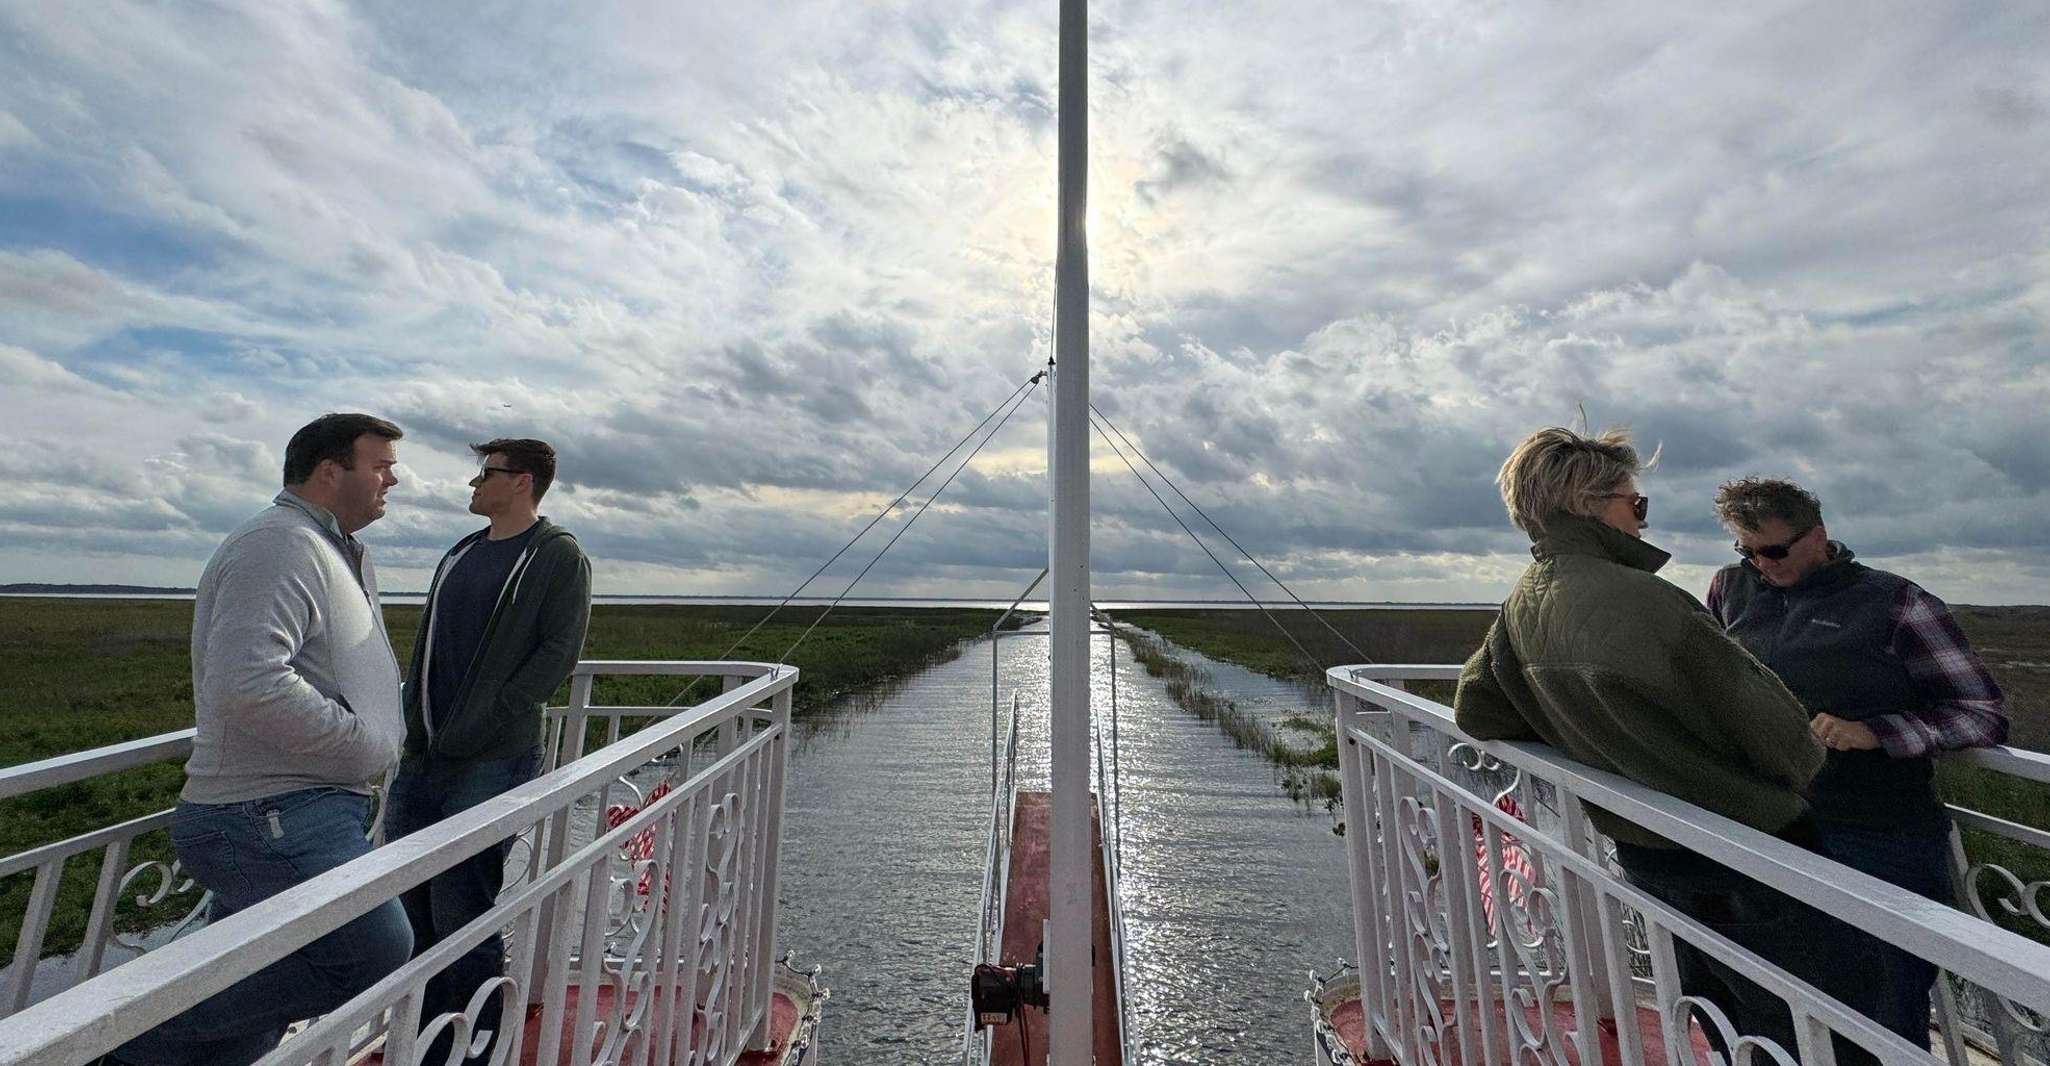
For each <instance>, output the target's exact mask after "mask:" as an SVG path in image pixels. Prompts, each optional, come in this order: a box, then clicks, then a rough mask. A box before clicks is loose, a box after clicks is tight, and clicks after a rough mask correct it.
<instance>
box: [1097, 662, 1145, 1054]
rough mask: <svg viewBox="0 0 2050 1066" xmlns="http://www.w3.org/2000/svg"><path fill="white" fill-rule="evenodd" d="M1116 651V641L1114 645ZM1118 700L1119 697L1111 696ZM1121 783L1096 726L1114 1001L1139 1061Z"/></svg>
mask: <svg viewBox="0 0 2050 1066" xmlns="http://www.w3.org/2000/svg"><path fill="white" fill-rule="evenodd" d="M1111 648H1112V653H1113V655H1115V652H1116V648H1117V645H1116V644H1115V643H1113V644H1112V645H1111ZM1111 675H1112V677H1116V675H1117V662H1116V659H1115V658H1113V659H1112V662H1111ZM1111 699H1112V701H1113V702H1115V701H1116V699H1117V697H1116V696H1112V697H1111ZM1120 790H1121V786H1120V785H1119V784H1118V781H1117V777H1116V776H1115V774H1113V773H1112V770H1111V764H1110V763H1109V762H1107V761H1106V760H1105V758H1104V751H1103V730H1102V729H1101V728H1099V729H1097V730H1096V816H1097V822H1098V824H1099V825H1100V826H1101V835H1102V840H1101V846H1100V848H1099V849H1098V850H1099V851H1101V852H1102V856H1101V858H1102V860H1103V886H1104V906H1105V907H1107V908H1109V910H1110V960H1109V964H1110V979H1111V1001H1112V1002H1114V1003H1116V1004H1117V1010H1118V1047H1120V1048H1122V1049H1123V1051H1124V1055H1123V1058H1122V1059H1121V1060H1120V1061H1122V1062H1137V1061H1139V1057H1138V1056H1137V1055H1136V1054H1134V1053H1133V1052H1134V1050H1135V1048H1134V1046H1133V1043H1132V1037H1133V1035H1134V1034H1133V1032H1132V1008H1131V1006H1130V1004H1128V1003H1127V1002H1126V998H1125V994H1126V991H1127V989H1126V987H1125V908H1124V901H1123V900H1122V899H1120V898H1119V885H1120V884H1121V883H1122V882H1121V880H1120V879H1121V878H1123V877H1124V874H1125V867H1124V828H1123V827H1122V826H1121V825H1119V824H1118V818H1117V814H1116V813H1115V812H1116V811H1117V810H1118V807H1119V803H1118V800H1119V799H1120V798H1121V797H1119V796H1118V792H1119V791H1120Z"/></svg>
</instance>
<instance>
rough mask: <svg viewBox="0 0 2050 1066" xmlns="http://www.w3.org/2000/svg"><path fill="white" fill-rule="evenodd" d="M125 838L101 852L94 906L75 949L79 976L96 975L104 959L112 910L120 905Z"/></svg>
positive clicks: (128, 842)
mask: <svg viewBox="0 0 2050 1066" xmlns="http://www.w3.org/2000/svg"><path fill="white" fill-rule="evenodd" d="M129 844H130V841H129V840H128V839H122V840H116V841H114V842H113V843H111V844H108V845H107V848H106V850H105V851H103V852H101V853H100V880H99V885H98V887H96V888H94V889H93V910H92V914H91V916H89V917H87V918H86V920H85V942H84V943H83V944H82V945H80V947H79V953H78V962H79V971H80V979H81V980H83V979H85V978H90V977H96V976H98V975H99V972H100V967H102V966H104V965H105V964H106V961H107V941H108V940H109V939H111V938H112V937H113V935H114V911H115V910H116V909H117V908H119V907H120V905H121V899H120V895H121V878H122V875H124V874H126V873H127V872H128V871H127V869H126V867H127V866H128V845H129Z"/></svg>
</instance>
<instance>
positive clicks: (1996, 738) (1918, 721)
mask: <svg viewBox="0 0 2050 1066" xmlns="http://www.w3.org/2000/svg"><path fill="white" fill-rule="evenodd" d="M1722 598H1723V575H1722V574H1721V573H1718V574H1716V576H1715V580H1714V581H1712V582H1710V584H1709V587H1708V609H1709V611H1710V612H1711V613H1713V614H1714V615H1715V616H1716V617H1717V618H1721V617H1722ZM1887 650H1888V651H1890V652H1891V653H1892V654H1893V656H1894V657H1895V658H1897V659H1899V660H1900V661H1901V665H1902V666H1904V667H1906V668H1907V671H1908V677H1909V678H1910V679H1912V680H1913V681H1914V683H1915V686H1916V687H1917V688H1918V689H1920V690H1921V692H1922V694H1923V695H1924V696H1925V697H1927V699H1928V702H1927V703H1925V704H1923V705H1922V706H1921V707H1918V708H1916V709H1914V710H1912V711H1907V712H1904V713H1901V714H1880V715H1874V716H1872V717H1871V718H1867V719H1865V720H1864V721H1865V725H1866V727H1867V728H1869V729H1871V730H1872V733H1873V735H1874V736H1877V737H1878V738H1879V745H1880V747H1882V748H1884V749H1885V750H1886V753H1887V754H1888V755H1891V756H1893V757H1894V758H1896V759H1913V758H1918V757H1920V756H1924V755H1933V754H1935V753H1936V752H1939V751H1957V750H1960V749H1963V748H1991V747H1996V746H1998V745H2001V744H2005V743H2007V711H2006V704H2005V697H2003V696H2002V695H2001V692H2000V683H1999V682H1998V681H1995V680H1994V679H1993V673H1992V671H1990V670H1987V669H1986V664H1985V663H1984V662H1982V661H1980V659H1979V655H1978V653H1977V652H1974V651H1973V650H1972V645H1971V643H1970V642H1969V641H1967V640H1966V639H1965V634H1964V631H1963V630H1961V629H1959V628H1958V624H1957V619H1955V618H1952V617H1951V615H1950V608H1949V607H1946V606H1944V603H1943V601H1942V600H1939V599H1937V598H1936V597H1935V596H1932V595H1930V594H1929V593H1928V592H1927V591H1925V590H1923V588H1922V587H1921V586H1920V585H1917V584H1914V583H1913V582H1909V583H1908V584H1907V585H1906V587H1904V588H1902V589H1901V593H1900V595H1899V596H1898V597H1896V598H1895V600H1894V603H1893V640H1892V642H1891V644H1890V645H1889V647H1888V649H1887Z"/></svg>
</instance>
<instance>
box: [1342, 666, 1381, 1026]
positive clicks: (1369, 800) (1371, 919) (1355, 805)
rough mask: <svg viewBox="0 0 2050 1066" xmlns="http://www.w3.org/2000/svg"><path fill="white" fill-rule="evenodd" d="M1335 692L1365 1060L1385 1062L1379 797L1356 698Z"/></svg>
mask: <svg viewBox="0 0 2050 1066" xmlns="http://www.w3.org/2000/svg"><path fill="white" fill-rule="evenodd" d="M1334 691H1335V702H1336V709H1335V712H1334V713H1335V715H1336V717H1337V721H1338V738H1339V741H1340V743H1339V745H1338V777H1339V782H1338V785H1339V790H1340V792H1341V794H1342V795H1343V797H1344V799H1345V810H1346V821H1347V825H1346V833H1345V835H1346V841H1345V858H1346V862H1347V864H1348V865H1349V866H1350V868H1351V873H1352V915H1353V930H1352V936H1353V951H1354V957H1355V958H1356V959H1357V960H1358V963H1359V972H1360V1007H1361V1020H1362V1021H1363V1022H1364V1023H1365V1029H1366V1034H1365V1035H1366V1041H1367V1057H1368V1058H1370V1059H1376V1060H1380V1059H1387V1058H1388V1057H1389V1054H1388V1047H1387V1044H1386V1042H1385V1041H1383V1040H1382V1038H1381V1032H1380V1030H1379V1029H1378V1028H1377V1027H1376V1026H1375V1024H1374V1017H1375V1013H1376V1012H1377V1011H1378V1012H1381V1013H1383V1014H1385V1013H1386V1010H1387V1003H1388V988H1387V985H1388V948H1387V947H1386V946H1385V945H1384V943H1383V937H1382V915H1381V907H1380V904H1379V898H1378V895H1377V891H1378V890H1377V886H1378V885H1380V884H1381V882H1382V880H1383V878H1382V871H1381V869H1380V864H1379V863H1378V862H1377V861H1375V856H1374V846H1373V845H1374V823H1375V805H1376V794H1375V791H1374V789H1373V787H1372V786H1371V784H1370V783H1369V782H1368V779H1367V769H1366V767H1367V760H1366V759H1364V758H1362V756H1363V755H1364V754H1365V752H1364V751H1362V749H1361V748H1360V744H1359V741H1358V740H1357V739H1355V738H1354V735H1353V734H1354V732H1355V731H1356V730H1359V729H1361V722H1360V708H1361V706H1362V704H1361V702H1360V700H1359V698H1358V697H1356V696H1354V695H1352V694H1351V693H1348V692H1344V691H1338V690H1334Z"/></svg>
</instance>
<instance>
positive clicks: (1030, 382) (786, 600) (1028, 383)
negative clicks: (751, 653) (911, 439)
mask: <svg viewBox="0 0 2050 1066" xmlns="http://www.w3.org/2000/svg"><path fill="white" fill-rule="evenodd" d="M1044 377H1046V371H1044V370H1042V371H1040V372H1039V373H1037V374H1034V375H1032V376H1031V377H1030V378H1027V379H1026V380H1025V381H1023V382H1020V383H1019V385H1018V387H1017V388H1015V389H1012V390H1011V394H1010V395H1009V396H1006V397H1004V398H1003V399H1002V400H1001V401H999V402H998V403H997V405H996V406H995V407H992V408H990V411H989V413H988V414H986V415H983V416H982V421H980V422H977V423H976V424H975V428H974V429H971V430H969V431H968V433H967V435H966V436H963V437H962V438H961V439H960V440H958V441H955V442H954V446H953V447H951V448H948V449H947V451H946V454H944V455H942V456H940V457H939V458H938V459H936V460H934V461H933V464H932V465H931V466H929V467H926V468H925V473H923V474H920V475H918V479H917V480H916V481H913V482H912V483H911V484H910V485H908V486H906V487H905V489H904V491H903V492H901V493H899V494H898V496H897V498H896V499H894V500H891V501H890V503H889V505H888V506H886V507H884V508H883V509H882V510H880V511H878V512H876V516H875V517H874V518H871V519H869V520H868V524H867V525H865V526H863V527H861V532H859V533H856V534H855V535H854V537H853V538H852V539H851V540H849V541H848V542H847V543H845V544H842V545H841V546H840V550H839V551H836V552H834V553H833V557H832V558H830V559H827V560H826V561H825V562H823V563H820V564H819V568H818V569H817V570H814V571H812V572H811V576H810V577H807V578H805V579H804V580H803V581H802V582H800V583H799V584H798V586H797V587H796V588H794V589H792V590H791V591H790V595H788V596H785V597H783V602H781V603H778V604H777V605H776V606H774V607H771V608H770V609H769V613H768V614H765V615H763V616H762V618H761V621H758V622H756V623H755V624H754V625H752V626H750V627H748V630H747V632H745V633H742V634H741V635H740V639H739V640H736V641H734V642H733V643H732V644H731V645H729V646H728V647H727V648H726V650H725V651H723V652H721V653H720V654H719V657H718V659H716V660H714V661H719V662H723V661H725V660H727V659H731V658H732V657H733V653H734V652H735V651H737V650H739V648H740V646H741V645H743V644H745V643H747V639H748V638H749V637H752V636H754V635H755V632H756V631H757V630H759V629H761V628H762V627H763V626H765V625H768V624H769V619H771V618H774V617H776V612H778V611H780V610H782V609H783V608H785V607H788V606H789V605H790V601H791V600H794V599H796V598H797V596H798V594H799V593H801V592H803V591H804V590H805V589H806V588H807V587H809V586H810V585H811V583H812V582H814V581H817V580H818V578H819V575H820V574H823V573H825V572H826V568H827V567H829V566H832V565H833V564H834V563H836V562H839V561H840V557H841V556H842V555H845V554H847V551H848V549H850V548H852V547H854V545H855V544H856V543H858V542H859V541H860V540H861V538H863V537H865V536H867V535H868V531H869V530H871V529H874V528H875V527H876V523H878V522H881V521H882V520H883V519H884V518H887V517H889V514H890V512H892V511H894V510H896V509H897V508H898V507H899V506H901V505H902V504H903V503H904V501H905V500H906V499H908V498H910V496H911V494H912V493H913V492H916V491H917V490H918V486H920V485H922V484H924V483H925V479H927V478H929V477H931V476H932V475H933V471H935V470H938V469H939V468H940V467H941V466H942V465H944V464H945V463H946V461H947V460H948V459H951V458H953V457H954V453H955V452H958V451H960V450H961V446H962V445H964V444H967V443H968V442H969V441H970V440H973V439H974V438H975V435H976V434H977V433H980V432H982V427H984V426H986V425H989V420H990V419H992V418H995V417H996V416H997V412H999V411H1002V410H1003V409H1004V408H1005V406H1007V405H1009V404H1010V402H1011V401H1012V400H1015V399H1017V398H1018V394H1019V393H1021V392H1024V391H1025V390H1026V389H1029V388H1033V387H1035V386H1037V385H1038V384H1039V382H1040V379H1042V378H1044ZM1012 410H1013V411H1016V410H1017V408H1015V407H1013V408H1012ZM1010 417H1011V416H1010V415H1005V416H1004V419H1005V421H1009V420H1010ZM998 428H999V429H1001V428H1003V427H1002V426H999V427H998ZM984 443H985V444H986V443H988V441H986V440H985V441H984ZM978 450H980V446H978ZM970 458H973V456H972V455H971V456H970ZM957 473H958V471H957ZM948 480H950V481H951V480H952V479H951V478H949V479H948ZM935 495H937V494H935ZM927 502H928V503H930V502H931V501H927ZM909 524H910V523H906V525H907V526H908V525H909ZM885 550H888V549H885ZM870 565H874V564H873V563H871V564H870ZM862 572H863V573H867V572H868V571H866V570H864V571H862ZM841 595H842V596H845V595H846V593H841ZM833 602H834V603H836V604H837V603H839V600H837V599H836V600H834V601H833ZM820 617H824V616H823V615H821V616H820ZM813 624H814V625H816V624H817V623H813ZM805 632H807V633H809V632H810V630H806V631H805ZM799 639H802V638H799ZM785 654H786V655H787V654H788V652H786V653H785ZM705 676H706V675H704V674H699V675H697V676H696V677H693V678H691V680H690V684H688V685H685V686H684V688H683V691H682V692H679V693H677V694H676V695H675V696H674V697H672V698H671V699H670V700H669V702H668V703H667V704H666V706H670V707H674V706H676V705H677V704H678V703H681V702H682V701H683V698H684V697H685V696H688V695H690V693H691V690H692V689H694V688H696V687H697V685H698V682H699V681H702V680H704V679H705Z"/></svg>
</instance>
